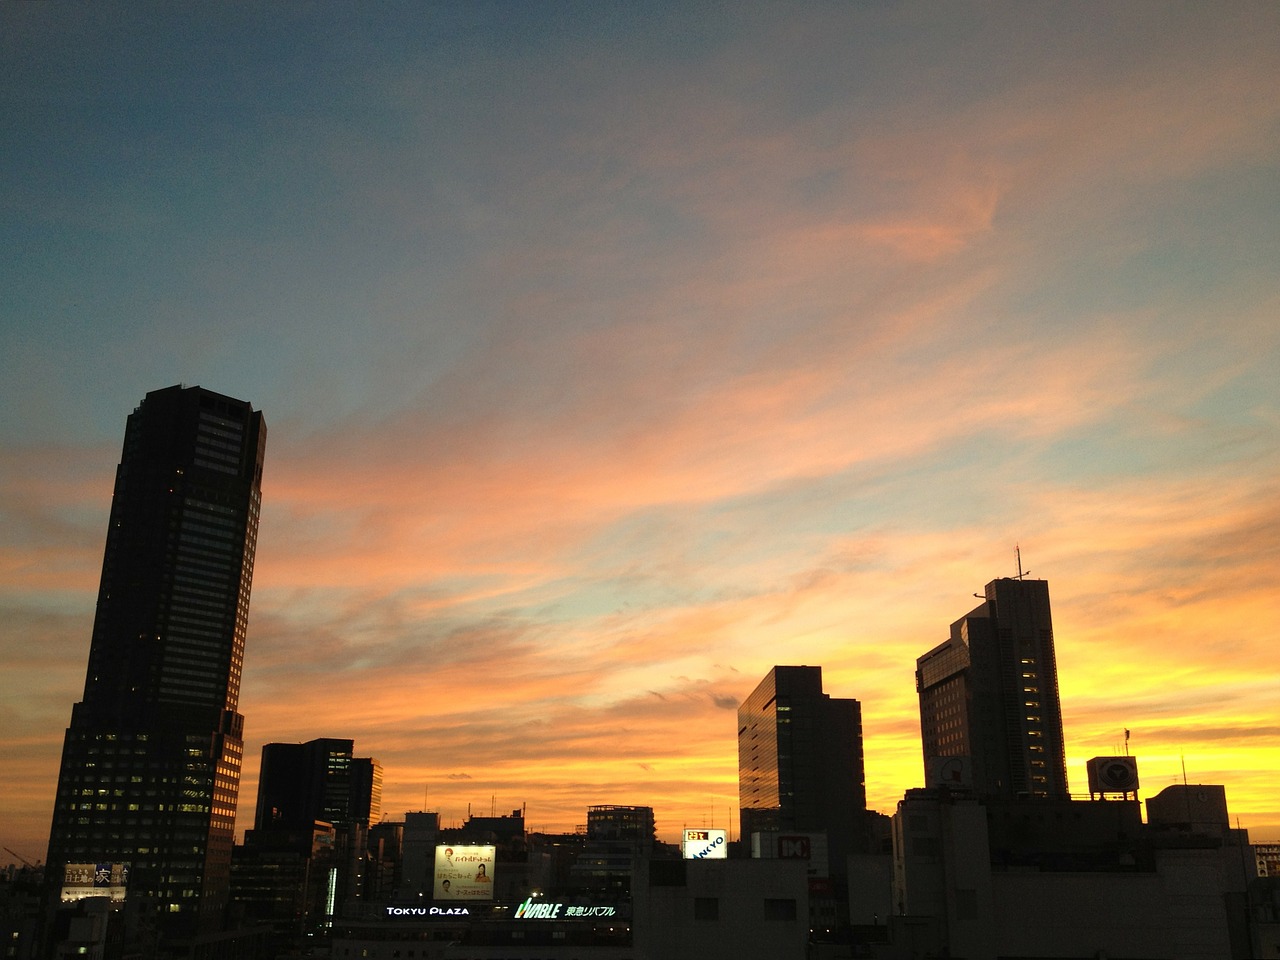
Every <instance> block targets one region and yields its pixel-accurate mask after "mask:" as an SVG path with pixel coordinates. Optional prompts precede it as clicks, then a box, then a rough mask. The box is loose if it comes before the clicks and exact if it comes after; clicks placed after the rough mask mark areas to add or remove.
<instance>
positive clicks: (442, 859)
mask: <svg viewBox="0 0 1280 960" xmlns="http://www.w3.org/2000/svg"><path fill="white" fill-rule="evenodd" d="M495 859H497V848H496V847H494V846H492V845H486V846H459V845H451V846H448V845H445V844H441V845H440V846H438V847H436V869H435V884H434V885H433V888H432V889H433V893H432V896H433V897H434V898H435V899H436V900H492V899H493V864H494V860H495Z"/></svg>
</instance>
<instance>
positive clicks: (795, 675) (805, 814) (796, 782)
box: [738, 667, 867, 875]
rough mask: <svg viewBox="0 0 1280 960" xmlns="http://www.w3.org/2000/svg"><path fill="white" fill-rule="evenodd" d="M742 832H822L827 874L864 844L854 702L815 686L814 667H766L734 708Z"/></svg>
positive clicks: (818, 675) (818, 677)
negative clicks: (761, 676) (827, 865)
mask: <svg viewBox="0 0 1280 960" xmlns="http://www.w3.org/2000/svg"><path fill="white" fill-rule="evenodd" d="M738 801H739V805H740V816H741V825H742V839H743V840H744V841H750V839H751V835H752V834H753V833H756V832H781V833H808V832H812V833H825V834H826V836H827V843H828V849H829V854H830V866H831V870H832V872H833V873H834V874H837V875H839V874H843V873H844V859H845V856H846V855H847V854H849V853H856V852H861V851H863V850H865V849H866V843H867V841H866V830H865V819H866V808H867V794H866V783H865V779H864V776H863V762H862V705H861V704H860V703H859V702H858V701H857V700H851V699H837V698H834V697H831V696H829V695H828V694H826V693H823V692H822V668H821V667H774V668H773V669H772V670H770V671H769V673H768V674H767V675H766V676H765V678H764V679H763V680H761V681H760V685H759V686H757V687H756V689H755V691H754V692H753V693H752V694H751V696H749V697H747V699H746V700H744V701H743V703H742V705H741V706H740V707H738Z"/></svg>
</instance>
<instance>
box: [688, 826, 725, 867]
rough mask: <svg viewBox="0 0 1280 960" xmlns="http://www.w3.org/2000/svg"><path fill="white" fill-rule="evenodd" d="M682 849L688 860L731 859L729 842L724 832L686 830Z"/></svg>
mask: <svg viewBox="0 0 1280 960" xmlns="http://www.w3.org/2000/svg"><path fill="white" fill-rule="evenodd" d="M681 849H682V850H683V852H684V858H685V859H686V860H728V859H729V842H728V838H727V836H726V835H725V832H724V831H723V830H686V831H685V832H684V843H683V844H682V845H681Z"/></svg>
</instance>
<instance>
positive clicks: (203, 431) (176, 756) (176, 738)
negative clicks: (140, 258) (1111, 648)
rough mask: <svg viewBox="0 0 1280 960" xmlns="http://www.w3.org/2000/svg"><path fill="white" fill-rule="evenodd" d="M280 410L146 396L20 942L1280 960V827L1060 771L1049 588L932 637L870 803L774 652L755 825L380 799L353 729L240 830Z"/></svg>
mask: <svg viewBox="0 0 1280 960" xmlns="http://www.w3.org/2000/svg"><path fill="white" fill-rule="evenodd" d="M265 440H266V427H265V424H264V423H263V419H262V415H261V414H260V413H258V412H256V411H254V410H253V409H252V407H251V406H250V405H249V404H248V403H245V402H243V401H239V400H235V399H232V398H229V397H225V396H222V395H219V394H216V393H213V392H211V391H208V390H204V389H201V388H199V387H192V388H185V387H177V386H175V387H170V388H168V389H164V390H158V391H154V392H152V393H149V394H148V395H147V396H146V398H145V399H144V400H143V401H142V403H141V404H140V405H139V406H138V408H137V409H136V410H135V411H134V413H133V414H132V415H131V416H130V417H129V418H128V425H127V428H126V434H125V442H124V450H123V453H122V456H121V461H120V465H119V468H118V470H117V474H116V485H115V494H114V499H113V502H112V510H111V518H110V526H109V530H108V535H107V544H106V551H105V555H104V561H103V571H102V580H101V587H100V591H99V595H98V602H97V612H96V618H95V622H94V630H93V638H92V644H91V650H90V656H89V665H88V671H87V674H86V680H85V688H84V695H83V697H82V699H81V701H80V702H79V703H77V704H76V705H75V706H74V708H73V711H72V716H71V723H70V725H69V727H68V729H67V732H66V739H65V744H64V749H63V759H62V766H61V770H60V775H59V782H58V790H57V796H56V799H55V804H54V814H53V824H52V831H51V836H50V843H49V854H48V859H47V863H46V868H45V881H44V883H45V888H44V894H43V905H42V907H41V909H40V910H39V911H38V915H37V914H34V913H33V914H32V915H31V916H28V917H26V918H25V919H24V918H23V917H22V916H19V915H18V913H16V912H15V911H13V910H9V911H8V914H7V916H9V917H10V919H9V920H7V921H6V923H7V927H6V929H5V930H4V931H0V932H2V933H4V934H5V935H6V936H8V938H9V939H8V941H7V942H6V944H5V947H6V950H7V953H6V956H11V957H17V958H27V957H59V958H61V957H70V956H78V957H83V956H89V957H98V958H103V960H108V958H110V960H116V958H119V960H125V958H143V957H191V958H221V957H262V958H268V957H270V958H274V957H277V956H287V955H301V954H305V955H317V956H331V957H334V958H347V957H360V958H379V960H391V958H396V960H410V958H412V960H597V958H617V960H659V958H661V960H678V958H683V957H698V958H719V957H724V958H735V960H737V958H746V960H750V958H757V957H758V958H778V960H785V958H796V960H800V958H844V957H849V958H852V957H880V958H894V960H896V958H914V957H943V956H950V957H971V958H996V957H1003V958H1031V957H1037V958H1049V957H1053V958H1086V957H1088V958H1093V957H1101V956H1108V957H1128V958H1133V960H1138V958H1146V960H1158V958H1160V960H1163V958H1167V960H1174V958H1179V960H1181V958H1201V957H1203V958H1215V960H1216V958H1246V957H1262V956H1277V955H1280V886H1278V884H1280V878H1277V877H1276V874H1277V873H1280V868H1277V866H1276V863H1277V861H1280V851H1277V850H1274V849H1261V848H1260V849H1258V850H1255V849H1254V848H1253V847H1252V846H1251V845H1250V844H1249V842H1248V838H1247V836H1246V834H1245V832H1244V831H1242V830H1239V829H1235V828H1232V827H1231V825H1230V816H1229V813H1228V810H1227V805H1226V797H1225V791H1224V790H1223V788H1222V787H1221V786H1218V785H1192V784H1181V785H1177V786H1174V787H1169V788H1166V789H1165V790H1164V791H1162V792H1161V793H1160V794H1158V795H1157V796H1155V797H1152V798H1150V799H1148V800H1147V801H1146V811H1145V812H1146V816H1145V818H1144V817H1143V810H1142V805H1141V803H1140V801H1139V799H1138V786H1139V781H1138V767H1137V760H1136V759H1135V758H1133V757H1129V756H1127V755H1125V756H1118V757H1099V758H1094V759H1092V760H1090V762H1089V765H1088V770H1089V784H1088V788H1089V793H1088V796H1087V798H1086V797H1084V796H1073V795H1072V794H1071V793H1070V792H1069V790H1068V784H1067V776H1066V758H1065V753H1064V748H1063V740H1064V738H1063V729H1062V716H1061V710H1060V707H1059V697H1058V677H1057V664H1056V660H1055V652H1054V638H1053V627H1052V616H1051V612H1050V605H1049V589H1048V584H1047V583H1046V582H1045V581H1043V580H1033V579H1029V578H1027V577H1026V576H1024V575H1022V574H1021V572H1019V575H1018V576H1017V577H1008V578H1000V579H996V580H993V581H992V582H991V583H989V584H987V586H986V590H985V594H984V595H983V597H982V600H981V603H979V604H978V605H977V606H976V607H975V608H974V609H972V610H970V611H969V612H968V613H967V614H965V615H964V616H962V617H960V618H959V619H958V620H957V621H956V622H955V623H953V624H952V625H951V629H950V635H949V637H948V638H947V639H946V640H945V641H944V642H943V643H941V644H939V645H937V646H936V647H934V648H932V649H930V650H929V651H927V652H926V653H924V654H923V655H922V656H921V657H919V659H918V660H917V664H916V681H917V689H918V693H919V701H920V723H921V735H922V743H923V785H922V786H921V787H919V788H917V789H912V790H909V791H907V793H906V795H905V796H904V797H903V799H902V801H901V802H900V803H899V805H898V809H897V811H896V812H895V813H894V815H893V816H892V817H889V816H885V815H882V814H879V813H876V812H874V811H869V810H868V809H867V806H866V790H865V776H864V769H863V756H862V716H861V705H860V704H859V702H858V701H857V700H855V699H849V698H837V697H833V696H831V694H830V693H828V692H827V691H825V690H824V689H823V680H822V671H821V668H820V667H817V666H804V665H796V666H792V665H778V666H775V667H774V668H773V669H772V670H770V671H769V672H768V674H767V675H766V676H765V677H764V678H763V679H762V680H761V681H760V683H759V685H758V686H757V687H756V689H755V690H754V691H753V692H752V693H751V694H750V695H749V696H748V697H747V698H746V699H745V700H744V701H743V702H742V704H741V706H740V708H739V710H738V756H739V795H740V823H739V825H738V827H739V829H738V830H737V833H736V836H734V835H732V834H730V833H728V832H726V831H725V830H721V829H712V828H706V829H691V830H685V831H684V834H683V837H682V842H681V843H680V844H666V843H662V842H659V841H658V840H657V837H656V827H655V818H654V811H653V810H652V809H651V808H649V807H645V806H624V805H598V806H591V807H587V808H586V809H585V817H584V819H585V824H584V825H583V826H582V827H581V828H579V829H577V830H575V831H573V832H570V833H565V834H547V833H538V832H532V831H529V830H527V829H526V827H525V818H524V811H523V810H513V811H511V812H510V813H504V814H502V815H498V814H497V813H496V812H495V811H490V812H489V815H488V816H469V817H468V818H467V820H466V822H465V823H463V824H462V826H460V827H446V826H444V825H442V823H441V821H440V817H439V815H438V814H436V813H432V812H428V811H422V812H417V813H408V814H405V815H404V817H403V818H402V819H400V820H394V821H393V820H389V819H385V818H383V816H382V810H381V791H382V770H381V766H380V764H379V763H378V762H377V760H375V759H373V758H362V757H357V756H355V745H354V743H353V742H352V741H351V740H343V739H326V738H318V739H315V740H311V741H309V742H306V743H296V744H268V745H267V746H266V747H265V748H264V750H263V754H262V758H261V770H260V776H259V792H258V797H257V804H256V808H255V816H254V825H253V828H252V829H250V830H247V831H246V833H245V837H244V842H243V843H242V844H240V845H235V844H234V842H233V840H234V836H233V830H234V817H235V810H236V806H237V801H238V787H239V780H240V771H241V768H242V764H243V762H244V758H243V741H242V734H241V731H242V727H243V718H242V717H241V716H240V714H239V713H238V712H237V701H238V694H239V685H240V673H241V665H242V662H243V652H244V642H245V625H246V620H247V613H248V604H249V592H250V584H251V579H252V571H253V560H254V549H255V544H256V537H257V524H258V511H259V503H260V490H261V476H262V464H263V454H264V449H265Z"/></svg>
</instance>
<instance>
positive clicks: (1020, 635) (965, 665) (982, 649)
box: [916, 577, 1068, 799]
mask: <svg viewBox="0 0 1280 960" xmlns="http://www.w3.org/2000/svg"><path fill="white" fill-rule="evenodd" d="M916 689H917V691H918V692H919V694H920V732H921V739H922V741H923V745H924V762H925V775H926V777H927V778H928V782H929V783H930V785H936V783H938V782H944V781H945V780H946V779H947V776H946V774H945V773H940V771H941V770H942V769H943V767H945V765H946V764H945V760H946V758H964V759H963V760H957V763H959V764H960V765H961V766H959V767H957V770H956V771H955V775H956V777H958V778H959V780H960V781H961V782H964V783H965V785H970V784H971V785H972V787H973V789H974V790H975V791H977V792H978V793H979V794H980V795H982V796H988V797H999V798H1003V799H1019V798H1023V797H1066V796H1068V793H1067V768H1066V757H1065V752H1064V750H1063V742H1062V710H1061V708H1060V706H1059V703H1058V665H1057V659H1056V656H1055V654H1054V645H1053V619H1052V617H1051V615H1050V611H1049V584H1048V583H1047V582H1046V581H1044V580H1027V579H1023V578H1021V577H1019V578H1017V579H1014V578H1012V577H1007V578H1002V579H999V580H993V581H991V582H990V583H988V584H987V588H986V600H985V601H984V602H982V603H981V604H979V605H978V606H977V607H975V608H974V609H973V610H970V611H969V612H968V613H967V614H965V615H964V616H963V617H961V618H960V619H959V620H957V621H956V622H955V623H953V624H952V625H951V636H950V638H949V639H948V640H946V641H945V642H944V643H941V644H939V645H938V646H936V647H934V648H933V649H932V650H930V651H929V652H928V653H926V654H924V656H922V657H920V658H918V659H917V660H916ZM966 765H967V769H965V766H966Z"/></svg>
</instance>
